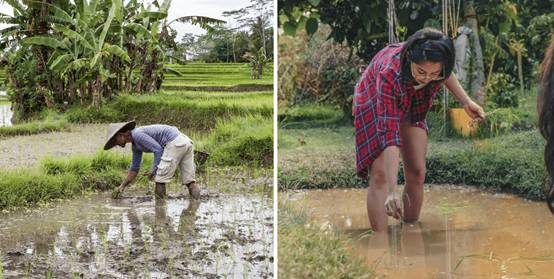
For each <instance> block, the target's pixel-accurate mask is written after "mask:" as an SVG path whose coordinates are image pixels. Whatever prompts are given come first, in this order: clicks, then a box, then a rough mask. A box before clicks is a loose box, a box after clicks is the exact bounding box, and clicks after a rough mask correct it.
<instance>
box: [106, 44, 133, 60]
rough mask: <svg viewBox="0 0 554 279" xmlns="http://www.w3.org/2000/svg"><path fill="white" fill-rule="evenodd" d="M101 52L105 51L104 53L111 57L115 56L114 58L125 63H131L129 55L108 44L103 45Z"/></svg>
mask: <svg viewBox="0 0 554 279" xmlns="http://www.w3.org/2000/svg"><path fill="white" fill-rule="evenodd" d="M103 51H106V52H108V53H110V54H112V55H115V56H117V57H119V58H121V59H123V60H125V61H126V62H131V58H129V55H128V54H127V52H126V51H125V50H123V49H122V48H120V47H119V46H116V45H110V44H108V43H105V44H104V49H103Z"/></svg>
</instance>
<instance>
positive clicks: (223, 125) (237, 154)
mask: <svg viewBox="0 0 554 279" xmlns="http://www.w3.org/2000/svg"><path fill="white" fill-rule="evenodd" d="M272 123H273V119H272V118H270V117H262V116H259V115H249V116H244V117H236V118H233V119H231V120H228V121H226V120H218V122H217V124H216V126H215V128H214V129H213V130H212V133H211V134H210V136H209V137H208V139H207V143H206V146H205V148H206V149H207V150H208V151H209V152H210V153H211V156H210V159H209V160H210V163H212V164H216V165H230V166H237V165H248V164H253V165H258V166H264V167H270V166H272V164H273V124H272Z"/></svg>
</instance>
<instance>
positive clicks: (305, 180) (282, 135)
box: [278, 127, 545, 199]
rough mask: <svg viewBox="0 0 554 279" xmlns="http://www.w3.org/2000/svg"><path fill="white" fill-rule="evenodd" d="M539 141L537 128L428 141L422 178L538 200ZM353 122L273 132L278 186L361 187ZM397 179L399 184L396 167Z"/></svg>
mask: <svg viewBox="0 0 554 279" xmlns="http://www.w3.org/2000/svg"><path fill="white" fill-rule="evenodd" d="M543 146H544V141H543V139H542V138H541V136H540V135H539V133H538V132H537V131H526V132H519V133H513V134H509V135H502V136H498V137H495V138H490V139H477V140H469V139H461V138H455V139H443V140H440V141H439V140H433V139H432V140H431V141H430V142H429V150H428V153H427V154H428V155H427V177H426V183H434V184H467V185H475V186H479V187H481V188H483V189H488V190H492V191H501V192H511V193H516V194H518V195H521V196H523V197H527V198H530V199H543V185H544V181H545V170H544V166H543V159H542V150H543ZM354 147H355V143H354V135H353V127H341V128H332V129H325V128H320V129H306V130H299V129H282V130H280V131H279V174H278V175H279V178H278V179H279V188H280V189H281V190H287V189H301V188H340V187H367V182H365V181H363V180H362V179H360V178H358V177H357V176H356V175H355V155H354ZM399 177H400V180H399V183H403V182H402V181H403V177H402V171H400V172H399Z"/></svg>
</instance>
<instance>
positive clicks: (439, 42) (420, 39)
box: [400, 28, 456, 82]
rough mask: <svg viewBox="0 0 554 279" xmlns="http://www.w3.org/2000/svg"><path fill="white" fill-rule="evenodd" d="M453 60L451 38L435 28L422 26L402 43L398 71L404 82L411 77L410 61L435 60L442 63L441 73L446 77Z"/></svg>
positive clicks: (454, 53) (450, 69)
mask: <svg viewBox="0 0 554 279" xmlns="http://www.w3.org/2000/svg"><path fill="white" fill-rule="evenodd" d="M455 60H456V52H455V50H454V43H452V39H450V38H449V37H448V36H445V35H444V34H443V33H442V32H441V31H439V30H437V29H433V28H423V29H421V30H419V31H417V32H415V33H414V34H413V35H411V36H410V37H408V40H406V42H405V43H404V46H403V47H402V52H401V54H400V64H401V69H400V73H401V76H402V78H403V80H404V81H405V82H406V81H409V80H410V79H412V78H413V77H412V73H411V70H410V63H412V62H413V63H416V64H420V63H423V62H436V63H441V64H442V75H443V77H444V78H445V79H446V78H448V77H449V76H450V74H451V73H452V69H453V68H454V63H455ZM435 82H440V81H435Z"/></svg>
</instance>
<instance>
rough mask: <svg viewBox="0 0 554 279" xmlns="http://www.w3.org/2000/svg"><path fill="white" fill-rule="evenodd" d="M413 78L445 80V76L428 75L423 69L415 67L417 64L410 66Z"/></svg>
mask: <svg viewBox="0 0 554 279" xmlns="http://www.w3.org/2000/svg"><path fill="white" fill-rule="evenodd" d="M410 67H411V71H412V76H414V78H416V79H423V80H441V79H444V77H443V76H441V75H440V74H430V75H428V74H427V72H425V71H424V70H423V69H421V68H420V67H418V66H415V63H411V64H410Z"/></svg>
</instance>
